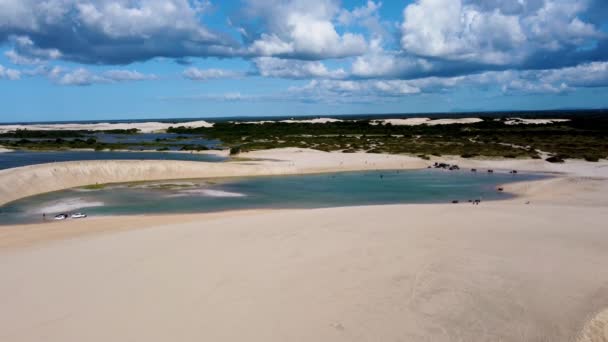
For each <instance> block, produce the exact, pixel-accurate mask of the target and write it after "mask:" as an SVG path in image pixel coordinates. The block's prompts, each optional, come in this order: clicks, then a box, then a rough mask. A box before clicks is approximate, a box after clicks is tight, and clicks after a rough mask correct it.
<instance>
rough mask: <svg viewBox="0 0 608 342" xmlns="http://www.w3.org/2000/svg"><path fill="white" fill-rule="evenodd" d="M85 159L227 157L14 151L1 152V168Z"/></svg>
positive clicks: (209, 159) (216, 158) (212, 159)
mask: <svg viewBox="0 0 608 342" xmlns="http://www.w3.org/2000/svg"><path fill="white" fill-rule="evenodd" d="M84 160H186V161H204V162H220V161H223V160H226V158H224V157H221V156H217V155H213V154H205V153H181V152H180V153H177V152H117V151H113V152H105V151H104V152H102V151H48V152H33V151H14V152H5V153H0V170H2V169H9V168H13V167H20V166H27V165H36V164H44V163H54V162H65V161H84Z"/></svg>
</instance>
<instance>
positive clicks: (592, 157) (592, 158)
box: [584, 155, 600, 162]
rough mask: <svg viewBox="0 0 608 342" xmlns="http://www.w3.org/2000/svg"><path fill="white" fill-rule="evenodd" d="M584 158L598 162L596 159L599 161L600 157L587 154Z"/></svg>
mask: <svg viewBox="0 0 608 342" xmlns="http://www.w3.org/2000/svg"><path fill="white" fill-rule="evenodd" d="M584 158H585V160H586V161H588V162H598V161H600V158H599V157H598V156H589V155H587V156H585V157H584Z"/></svg>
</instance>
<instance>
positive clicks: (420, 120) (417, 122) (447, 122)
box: [371, 118, 483, 126]
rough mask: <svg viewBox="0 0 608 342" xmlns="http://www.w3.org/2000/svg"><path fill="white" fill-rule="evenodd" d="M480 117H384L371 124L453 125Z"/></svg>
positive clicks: (466, 122) (472, 121) (478, 120)
mask: <svg viewBox="0 0 608 342" xmlns="http://www.w3.org/2000/svg"><path fill="white" fill-rule="evenodd" d="M482 121H483V120H482V119H480V118H456V119H435V120H433V119H431V118H409V119H384V120H374V121H372V122H371V124H372V125H378V124H384V125H386V124H389V123H390V124H391V125H393V126H418V125H429V126H434V125H453V124H461V125H462V124H472V123H477V122H482Z"/></svg>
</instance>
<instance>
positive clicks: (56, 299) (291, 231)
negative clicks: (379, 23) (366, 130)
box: [0, 149, 608, 341]
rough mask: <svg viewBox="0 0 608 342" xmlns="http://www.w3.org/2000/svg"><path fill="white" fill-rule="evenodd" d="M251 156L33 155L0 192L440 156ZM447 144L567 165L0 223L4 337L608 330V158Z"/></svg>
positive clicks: (596, 334)
mask: <svg viewBox="0 0 608 342" xmlns="http://www.w3.org/2000/svg"><path fill="white" fill-rule="evenodd" d="M242 157H243V158H244V159H242V160H240V161H234V162H228V163H190V162H162V163H156V164H155V165H152V164H150V165H148V164H146V163H145V162H124V163H123V162H110V163H108V162H104V163H103V164H105V165H101V164H94V163H91V162H82V163H76V162H72V163H58V164H49V165H39V166H28V167H24V168H20V169H13V170H12V171H11V170H5V171H0V194H1V197H0V198H2V199H3V200H4V199H5V198H7V196H13V197H14V198H18V197H23V196H25V195H29V194H33V193H36V192H43V191H50V190H49V189H51V188H52V189H56V188H60V187H63V188H65V187H70V186H77V185H84V184H83V183H87V182H90V181H91V180H96V181H97V182H100V183H102V182H114V181H126V180H128V179H127V178H129V177H133V178H135V177H145V178H149V179H161V178H157V177H163V175H164V177H165V178H166V177H167V175H168V174H170V175H171V178H193V177H214V176H220V175H221V176H227V175H241V174H253V175H255V174H291V173H306V172H328V171H340V170H356V169H390V168H403V169H406V168H411V169H414V168H421V167H426V165H428V164H429V163H432V162H433V160H431V161H423V160H420V159H417V158H412V157H407V156H386V155H380V154H377V155H376V154H357V153H354V154H341V153H325V152H318V151H311V150H301V149H283V150H269V151H259V152H254V153H250V154H246V155H243V156H242ZM253 158H260V159H261V160H252V159H253ZM442 161H449V162H458V163H459V164H460V165H461V167H466V168H469V167H476V168H493V169H495V170H510V169H518V170H521V171H542V172H552V173H556V174H558V173H559V174H558V175H559V177H556V178H552V179H547V180H542V181H536V182H526V183H513V184H508V185H507V186H506V188H505V191H509V192H512V193H515V194H518V195H519V196H518V197H516V198H514V199H512V200H507V201H499V202H491V203H482V205H480V206H472V205H470V204H458V205H451V204H445V205H444V204H429V205H388V206H364V207H345V208H328V209H307V210H254V211H233V212H221V213H212V214H189V215H163V216H155V215H146V216H130V217H103V218H91V219H87V220H86V221H69V222H59V223H50V224H34V225H25V226H3V227H2V229H0V303H2V305H1V306H0V340H7V341H42V340H45V341H109V340H111V341H133V340H137V341H140V340H145V341H167V340H179V341H201V340H210V341H239V340H249V341H391V340H395V341H576V340H578V339H580V341H606V340H608V328H607V325H606V314H605V313H601V312H602V310H604V309H605V308H608V271H607V270H608V261H607V260H608V230H606V228H605V226H606V224H605V222H607V221H608V210H606V207H607V206H608V198H607V196H605V194H606V190H608V182H607V181H606V179H608V163H607V162H606V161H601V162H599V163H588V162H584V161H570V160H569V161H567V162H566V163H565V164H559V165H558V164H550V163H547V162H544V161H539V160H513V159H505V160H469V159H466V160H465V159H460V158H453V159H449V158H443V159H442ZM184 163H185V164H184ZM190 164H200V165H199V166H198V167H195V166H194V165H190ZM182 176H183V177H182ZM87 177H88V178H87ZM15 182H22V183H19V184H22V186H19V187H17V186H15ZM53 182H54V183H53ZM49 183H52V184H50V185H49ZM26 185H27V186H26ZM34 185H35V186H34ZM11 189H12V192H11ZM15 189H19V190H18V191H15ZM30 189H31V190H30ZM526 203H529V204H526Z"/></svg>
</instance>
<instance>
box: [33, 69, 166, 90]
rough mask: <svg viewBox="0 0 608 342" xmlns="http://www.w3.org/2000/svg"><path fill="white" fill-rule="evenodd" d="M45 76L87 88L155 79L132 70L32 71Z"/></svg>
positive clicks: (152, 76)
mask: <svg viewBox="0 0 608 342" xmlns="http://www.w3.org/2000/svg"><path fill="white" fill-rule="evenodd" d="M32 72H33V73H36V74H43V75H46V76H47V77H48V78H49V79H50V80H52V81H53V82H55V83H57V84H61V85H69V86H89V85H92V84H99V83H119V82H133V81H143V80H152V79H157V76H156V75H151V74H142V73H140V72H137V71H132V70H108V71H105V72H102V73H95V72H92V71H90V70H88V69H85V68H77V69H74V70H65V69H63V68H60V67H52V68H38V69H34V70H33V71H32Z"/></svg>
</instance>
